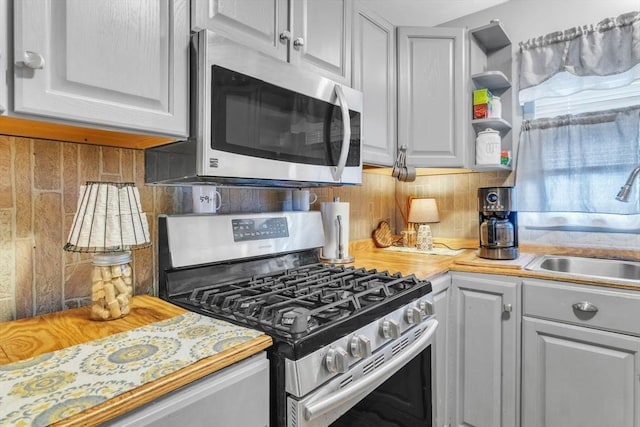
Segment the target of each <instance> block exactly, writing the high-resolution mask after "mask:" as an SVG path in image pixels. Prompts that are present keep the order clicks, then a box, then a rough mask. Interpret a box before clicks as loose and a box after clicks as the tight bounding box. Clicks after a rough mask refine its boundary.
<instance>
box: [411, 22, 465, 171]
mask: <svg viewBox="0 0 640 427" xmlns="http://www.w3.org/2000/svg"><path fill="white" fill-rule="evenodd" d="M466 52H467V50H466V49H465V34H464V29H462V28H425V27H398V145H399V146H401V145H406V146H407V163H408V164H409V165H411V166H418V167H464V166H465V165H466V163H467V159H468V152H467V148H466V145H465V141H466V140H467V133H468V129H467V123H469V120H468V118H467V117H468V112H469V111H470V108H469V107H468V104H467V99H468V97H467V94H466V93H465V92H466V91H465V87H466V86H465V81H466V79H467V75H468V64H467V60H466V56H467V55H466Z"/></svg>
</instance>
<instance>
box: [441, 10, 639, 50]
mask: <svg viewBox="0 0 640 427" xmlns="http://www.w3.org/2000/svg"><path fill="white" fill-rule="evenodd" d="M638 10H640V1H639V0H510V1H508V2H506V3H502V4H500V5H498V6H494V7H491V8H489V9H485V10H482V11H480V12H477V13H474V14H472V15H467V16H464V17H462V18H459V19H455V20H453V21H449V22H446V23H444V24H441V25H440V26H442V27H468V28H473V27H479V26H482V25H485V24H488V23H489V21H491V20H492V19H499V20H500V21H502V25H503V26H504V29H505V31H506V33H507V35H508V36H509V38H510V39H511V41H512V42H513V43H514V49H516V48H517V46H518V43H519V42H521V41H525V40H528V39H530V38H532V37H537V36H541V35H545V34H547V33H551V32H553V31H562V30H566V29H568V28H571V27H575V26H579V25H588V24H596V23H598V22H599V21H601V20H602V19H604V18H611V17H615V16H618V15H621V14H623V13H625V12H632V11H638Z"/></svg>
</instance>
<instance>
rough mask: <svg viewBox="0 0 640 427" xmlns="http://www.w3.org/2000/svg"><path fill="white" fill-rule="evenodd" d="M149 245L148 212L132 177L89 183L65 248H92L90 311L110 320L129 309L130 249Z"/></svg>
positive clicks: (83, 249)
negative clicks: (120, 180)
mask: <svg viewBox="0 0 640 427" xmlns="http://www.w3.org/2000/svg"><path fill="white" fill-rule="evenodd" d="M149 246H151V237H150V235H149V225H148V223H147V216H146V214H145V213H144V212H143V211H142V206H141V204H140V194H139V192H138V189H137V188H136V186H135V184H134V183H132V182H125V183H115V182H94V181H90V182H87V183H86V185H82V186H81V187H80V195H79V198H78V207H77V210H76V214H75V216H74V218H73V224H72V225H71V230H70V231H69V237H68V239H67V243H66V244H65V246H64V250H65V251H69V252H88V253H93V254H94V256H93V270H92V274H91V282H92V284H91V303H92V306H91V314H90V317H91V319H93V320H111V319H117V318H120V317H123V316H125V315H127V314H128V313H129V310H130V305H129V304H130V300H131V296H132V294H133V271H132V269H131V250H135V249H142V248H146V247H149Z"/></svg>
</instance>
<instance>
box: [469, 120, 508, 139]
mask: <svg viewBox="0 0 640 427" xmlns="http://www.w3.org/2000/svg"><path fill="white" fill-rule="evenodd" d="M471 124H472V125H473V129H474V130H475V131H476V133H478V132H481V131H483V130H485V129H486V128H491V129H493V130H497V131H498V132H500V135H501V136H504V135H505V134H506V133H507V132H509V131H510V130H511V123H509V122H508V121H506V120H505V119H498V118H489V119H475V120H471Z"/></svg>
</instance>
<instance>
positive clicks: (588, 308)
mask: <svg viewBox="0 0 640 427" xmlns="http://www.w3.org/2000/svg"><path fill="white" fill-rule="evenodd" d="M572 307H573V309H574V310H576V311H583V312H585V313H595V312H597V311H598V307H596V306H595V305H593V304H591V303H590V302H588V301H582V302H577V303H575V304H573V306H572Z"/></svg>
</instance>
